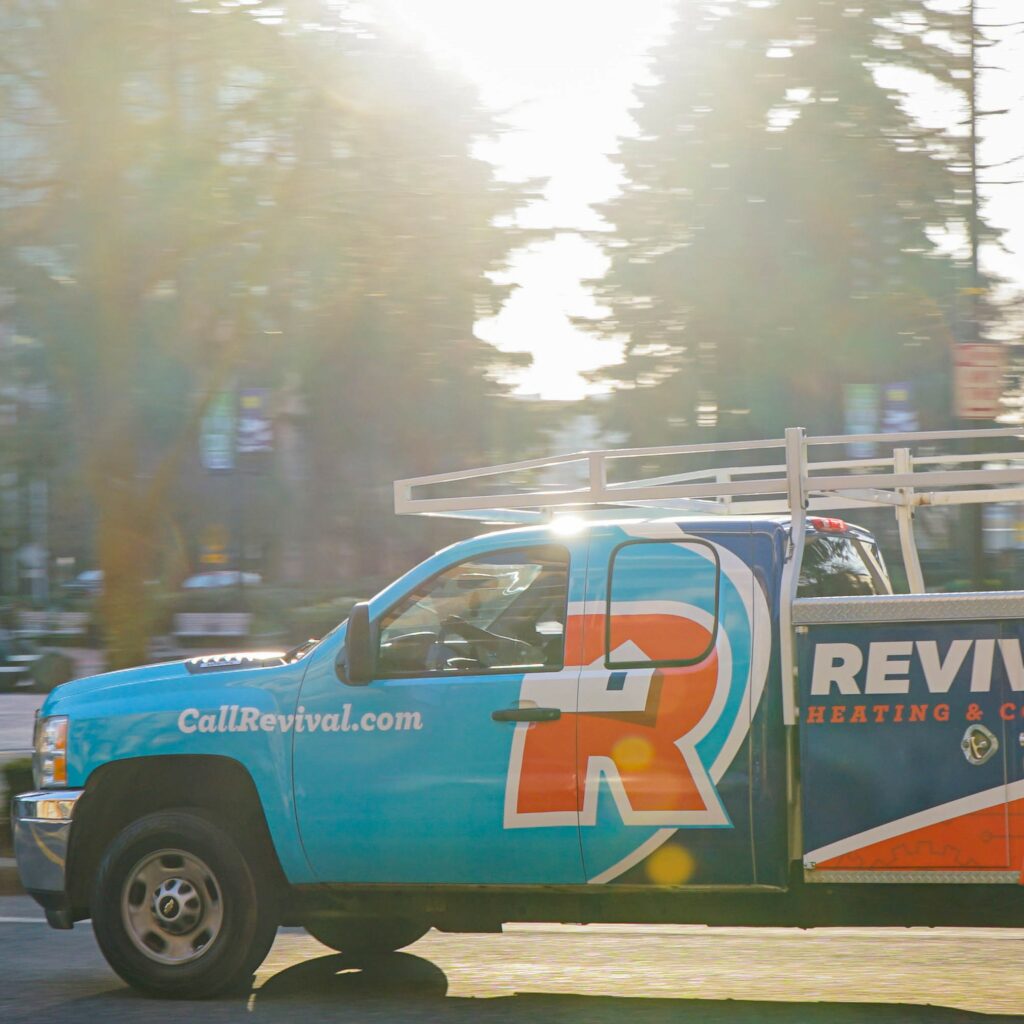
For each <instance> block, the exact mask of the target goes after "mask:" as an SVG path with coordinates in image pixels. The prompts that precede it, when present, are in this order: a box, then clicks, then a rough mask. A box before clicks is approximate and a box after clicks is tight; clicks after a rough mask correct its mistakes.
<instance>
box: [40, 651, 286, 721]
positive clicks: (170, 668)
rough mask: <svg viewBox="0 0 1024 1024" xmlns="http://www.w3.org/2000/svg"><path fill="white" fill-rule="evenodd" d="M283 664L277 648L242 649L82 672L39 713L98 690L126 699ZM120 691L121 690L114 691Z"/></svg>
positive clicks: (55, 711)
mask: <svg viewBox="0 0 1024 1024" xmlns="http://www.w3.org/2000/svg"><path fill="white" fill-rule="evenodd" d="M283 665H285V661H284V658H283V653H282V652H281V651H257V652H253V651H244V652H240V653H237V654H210V655H201V656H198V657H195V658H184V659H182V660H180V661H167V662H161V663H159V664H155V665H138V666H136V667H135V668H125V669H120V670H119V671H117V672H104V673H102V674H101V675H96V676H86V677H85V678H83V679H75V680H72V681H71V682H70V683H64V684H63V685H62V686H58V687H57V688H56V689H55V690H54V691H53V692H52V693H51V694H50V695H49V696H48V697H47V698H46V701H45V702H44V703H43V706H42V708H41V709H40V712H39V713H40V715H50V714H58V713H60V712H61V711H62V709H63V708H64V707H65V706H66V705H68V704H70V703H73V702H76V701H79V700H81V699H82V698H85V699H88V698H90V697H93V696H95V695H98V694H101V693H102V694H103V695H104V696H114V697H118V698H120V697H123V698H125V699H126V700H130V699H131V697H132V695H133V692H136V691H138V690H139V688H141V687H146V688H147V689H148V688H149V687H152V686H153V685H154V684H158V685H161V686H166V685H173V684H174V683H179V684H180V683H181V682H182V681H184V680H186V679H189V678H190V677H192V676H196V675H205V674H207V673H220V672H232V673H238V672H245V671H247V670H254V669H264V668H273V667H278V666H283ZM115 691H121V692H119V693H118V692H115Z"/></svg>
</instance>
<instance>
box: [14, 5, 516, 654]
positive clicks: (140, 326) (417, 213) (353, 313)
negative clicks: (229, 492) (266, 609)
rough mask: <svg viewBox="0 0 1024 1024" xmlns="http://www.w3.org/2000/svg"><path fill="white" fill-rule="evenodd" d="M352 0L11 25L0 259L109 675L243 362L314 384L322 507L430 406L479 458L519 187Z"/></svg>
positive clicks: (408, 441)
mask: <svg viewBox="0 0 1024 1024" xmlns="http://www.w3.org/2000/svg"><path fill="white" fill-rule="evenodd" d="M343 15H344V8H342V9H341V13H340V14H339V8H338V5H337V4H324V5H320V4H316V5H314V4H309V3H305V2H302V0H293V2H275V3H265V2H262V0H254V2H251V3H246V4H240V5H235V6H232V5H204V4H201V3H198V2H194V0H183V2H182V0H153V2H150V3H146V4H133V3H111V2H109V0H38V2H37V0H31V2H30V0H14V2H12V3H10V4H8V5H7V6H6V8H5V10H4V13H3V15H2V16H0V17H2V23H0V30H2V31H3V33H4V38H5V56H4V58H3V63H2V64H0V89H2V103H3V108H2V113H0V122H2V125H3V128H4V130H5V131H6V133H7V137H8V141H9V144H8V145H7V146H5V150H4V154H3V157H2V159H0V207H2V208H3V210H4V214H5V218H4V225H3V228H2V231H3V235H2V255H0V259H2V261H3V270H4V272H5V276H6V277H7V279H8V280H9V281H10V282H11V283H12V285H13V287H14V290H15V295H16V316H17V318H18V321H19V324H20V325H21V327H22V329H23V330H24V331H25V333H28V334H31V335H33V336H36V337H39V338H40V339H42V340H44V341H45V342H46V344H47V345H48V346H49V347H50V348H51V350H52V353H53V362H54V365H55V374H56V378H57V380H58V381H59V382H60V384H61V386H62V388H63V390H64V392H65V394H66V396H67V401H68V405H69V408H70V424H69V429H68V432H67V440H68V445H69V448H70V450H71V456H70V457H71V458H72V460H73V461H74V462H75V463H76V464H78V465H80V466H81V467H82V472H83V474H84V475H85V477H86V479H87V480H88V481H89V482H90V485H91V486H90V489H91V492H92V495H93V499H94V502H95V504H96V507H97V521H98V527H97V532H98V537H97V541H98V545H97V546H98V552H99V561H100V565H101V567H102V569H103V571H104V574H105V586H104V595H103V616H104V620H105V625H106V632H107V643H108V647H109V653H110V659H111V663H112V664H113V666H115V667H118V666H121V665H127V664H133V663H136V662H137V661H139V660H141V659H142V658H143V657H144V655H145V643H146V625H145V617H144V615H142V614H141V609H143V608H144V606H145V600H144V599H145V592H144V588H143V580H144V578H145V576H146V574H147V568H148V567H149V566H151V565H152V564H153V562H154V561H155V559H156V557H157V552H156V550H155V548H156V547H157V545H158V542H159V538H160V536H161V526H160V524H161V520H162V519H163V518H164V517H165V516H166V514H167V513H168V511H169V510H173V509H174V507H175V504H176V500H175V495H176V493H177V490H178V485H179V480H180V477H181V471H182V467H183V465H185V464H186V463H187V462H188V461H189V458H190V456H191V453H192V452H193V451H194V449H195V440H196V433H197V430H198V427H199V424H200V422H201V420H202V417H203V415H204V412H205V410H206V408H207V406H208V404H209V402H210V400H211V398H212V397H213V396H215V395H216V394H218V393H219V392H220V391H222V390H223V389H224V388H225V387H228V388H231V387H234V386H235V385H236V384H237V382H238V380H239V378H240V377H242V378H244V377H245V376H246V375H256V376H257V377H258V378H259V379H260V380H261V382H263V380H264V379H269V380H270V381H271V383H273V384H277V383H279V380H280V375H281V374H283V373H284V372H286V371H288V370H292V371H294V372H298V373H299V374H300V375H301V376H302V377H303V378H304V379H305V380H306V382H307V390H308V393H309V397H310V402H311V404H312V406H313V415H312V417H311V423H312V431H311V433H313V434H314V435H315V436H314V438H313V440H314V443H315V444H316V449H317V454H316V455H315V456H314V462H317V472H316V473H314V478H315V479H317V480H318V481H331V482H332V483H331V486H330V487H325V489H324V491H323V492H321V494H319V495H317V501H316V502H315V506H316V507H317V508H319V509H321V510H324V509H328V508H331V507H332V505H331V502H332V501H333V499H334V497H335V496H339V497H342V498H343V499H345V500H344V501H342V503H341V506H342V507H344V505H345V504H346V502H347V504H348V505H349V508H350V509H351V508H352V507H353V504H352V501H351V499H349V498H348V495H349V493H351V490H353V489H355V488H358V487H361V486H362V485H363V484H364V482H365V481H364V480H363V479H362V473H363V470H361V469H359V465H360V463H359V462H358V458H359V457H361V458H363V459H364V461H365V465H366V466H368V467H370V469H372V470H373V473H374V474H376V472H377V470H376V467H377V465H378V464H380V465H385V464H386V465H387V466H388V467H393V466H396V465H401V464H404V461H405V460H406V459H407V458H408V454H409V452H410V451H411V450H415V449H416V448H417V447H418V448H423V447H425V446H429V444H430V440H429V439H430V436H431V435H430V433H429V432H428V431H426V430H425V429H424V427H423V424H424V422H429V420H430V418H431V417H435V418H441V417H446V418H447V419H446V420H445V422H446V423H447V424H448V427H447V428H446V432H442V433H441V434H440V435H435V436H439V438H440V440H439V443H441V444H447V443H449V442H450V441H451V440H452V439H453V438H455V437H458V438H461V439H466V440H463V441H462V443H463V445H464V446H465V445H466V444H468V443H470V442H469V440H468V439H471V438H472V430H471V429H470V425H471V424H473V423H477V424H479V423H481V422H485V421H486V417H480V418H479V419H476V418H475V417H477V416H478V415H479V413H480V412H481V410H482V408H483V406H484V404H485V403H486V402H487V400H488V396H487V394H486V392H487V391H488V390H496V388H495V387H494V386H493V385H492V384H490V383H489V380H488V378H487V373H488V372H489V369H490V367H491V365H492V364H493V353H492V351H491V350H488V349H485V348H484V347H483V346H481V345H480V343H479V342H476V341H475V340H474V339H473V336H472V323H473V319H474V314H475V308H476V303H477V302H478V301H479V300H480V299H481V298H482V297H484V296H486V294H487V292H488V291H490V290H491V289H489V287H488V285H487V282H486V279H485V278H484V276H483V275H484V272H485V271H486V270H487V269H489V268H490V267H491V266H492V265H493V264H494V263H495V261H496V260H498V259H500V256H501V253H502V252H503V251H504V247H505V246H506V245H507V244H508V243H507V240H506V239H505V238H504V236H503V235H502V233H501V232H499V231H497V230H496V229H494V228H493V227H492V224H491V220H492V218H493V216H494V214H495V213H496V212H497V211H498V210H499V209H501V208H503V207H506V206H508V205H509V204H510V203H513V202H514V201H515V196H514V195H512V194H511V193H505V194H503V195H502V194H499V193H498V192H497V191H495V187H494V186H493V184H492V183H491V181H490V178H489V174H488V173H487V169H486V168H485V167H484V165H482V164H481V163H480V162H478V161H475V160H472V159H471V158H470V156H469V149H470V146H471V144H472V133H473V132H475V131H477V130H484V129H485V127H486V124H485V122H483V121H482V120H481V119H480V118H479V117H478V116H477V115H476V113H475V110H474V108H473V104H472V100H471V97H469V96H468V95H467V94H465V93H464V92H463V93H462V94H460V95H459V96H457V97H454V99H456V100H457V103H456V104H455V106H456V109H457V110H458V112H459V117H458V118H455V117H452V116H449V112H446V111H445V109H444V108H443V107H435V108H433V109H431V108H430V103H431V100H430V93H429V90H430V88H434V87H436V86H437V82H436V81H433V80H431V81H428V82H426V87H424V82H425V79H424V77H423V76H424V74H425V73H426V72H425V71H424V68H423V67H422V66H420V67H418V68H417V69H416V70H415V71H413V69H412V66H411V65H412V62H407V63H406V64H405V65H404V66H403V67H402V68H389V67H388V66H387V62H388V61H390V60H392V59H394V58H395V57H396V56H399V57H402V58H407V57H408V55H405V54H399V55H396V54H395V52H394V50H393V49H388V46H387V44H385V43H384V42H383V41H381V40H374V39H372V38H371V37H370V36H369V35H368V33H367V31H366V30H365V28H364V27H362V26H359V25H356V24H354V23H352V22H351V21H347V20H346V19H345V18H344V17H343ZM428 77H429V76H428ZM421 89H422V90H423V91H422V92H421V91H420V90H421ZM445 99H447V100H452V99H453V97H452V96H450V95H449V96H448V97H445ZM432 361H434V362H432ZM417 403H422V407H421V408H420V407H417ZM382 410H383V411H384V413H385V415H383V416H382ZM382 424H383V429H382ZM339 440H341V441H342V442H343V443H342V444H341V445H340V446H339V444H338V442H339ZM332 445H333V449H332V447H331V446H332ZM339 452H340V453H341V456H342V457H341V458H339ZM318 460H319V461H318ZM339 467H344V469H343V470H341V471H340V472H339ZM367 472H369V470H367ZM389 472H390V468H389ZM374 479H376V476H374ZM343 485H344V486H343ZM353 485H355V488H353ZM346 487H347V488H349V489H348V490H346V489H345V488H346ZM333 507H334V508H337V507H338V506H333ZM311 525H312V526H313V527H314V528H318V524H317V523H316V522H315V521H314V522H313V523H312V524H311ZM365 536H366V530H365V529H364V531H363V533H362V534H361V535H360V537H361V538H362V539H365Z"/></svg>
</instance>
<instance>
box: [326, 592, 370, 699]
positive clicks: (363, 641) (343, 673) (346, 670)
mask: <svg viewBox="0 0 1024 1024" xmlns="http://www.w3.org/2000/svg"><path fill="white" fill-rule="evenodd" d="M343 655H344V659H341V658H339V659H338V665H337V666H336V667H337V670H338V678H339V679H340V680H341V681H342V682H343V683H347V684H348V685H349V686H366V684H367V683H369V682H372V681H373V677H374V674H375V669H376V662H377V659H376V656H375V655H376V652H375V651H374V649H373V634H372V630H371V629H370V606H369V604H367V603H366V602H365V601H360V602H359V603H358V604H356V605H353V607H352V611H351V612H350V613H349V616H348V625H347V626H346V627H345V648H344V651H343ZM342 660H344V664H343V665H342V663H341V662H342Z"/></svg>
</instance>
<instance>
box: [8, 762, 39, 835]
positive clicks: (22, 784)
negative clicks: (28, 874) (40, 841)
mask: <svg viewBox="0 0 1024 1024" xmlns="http://www.w3.org/2000/svg"><path fill="white" fill-rule="evenodd" d="M0 773H2V774H3V791H2V792H0V850H2V851H9V850H10V849H11V844H12V841H13V837H12V836H11V819H10V810H11V797H12V796H15V795H17V794H18V793H27V792H28V791H29V790H31V789H33V788H35V787H34V785H33V781H32V759H31V758H30V757H21V758H18V759H17V760H14V761H8V762H7V763H6V764H4V765H3V766H2V767H0Z"/></svg>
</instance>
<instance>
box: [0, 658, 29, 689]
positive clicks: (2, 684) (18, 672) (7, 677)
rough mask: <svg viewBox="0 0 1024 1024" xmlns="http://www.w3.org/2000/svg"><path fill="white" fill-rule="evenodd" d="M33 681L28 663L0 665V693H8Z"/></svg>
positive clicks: (27, 685)
mask: <svg viewBox="0 0 1024 1024" xmlns="http://www.w3.org/2000/svg"><path fill="white" fill-rule="evenodd" d="M33 683H34V680H33V679H32V673H31V672H30V671H29V667H28V665H0V693H8V692H10V691H11V690H18V689H21V688H23V687H26V688H27V687H31V686H32V685H33Z"/></svg>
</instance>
